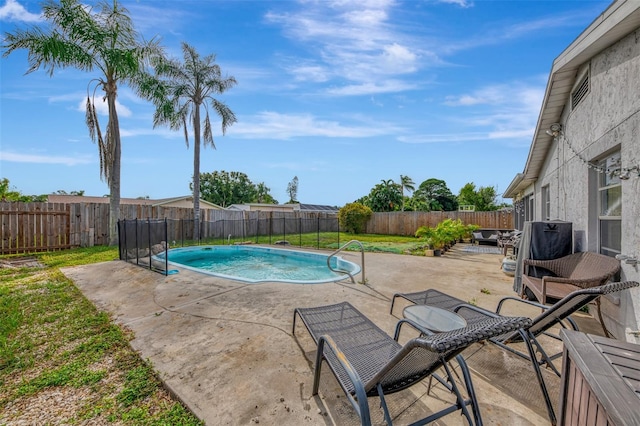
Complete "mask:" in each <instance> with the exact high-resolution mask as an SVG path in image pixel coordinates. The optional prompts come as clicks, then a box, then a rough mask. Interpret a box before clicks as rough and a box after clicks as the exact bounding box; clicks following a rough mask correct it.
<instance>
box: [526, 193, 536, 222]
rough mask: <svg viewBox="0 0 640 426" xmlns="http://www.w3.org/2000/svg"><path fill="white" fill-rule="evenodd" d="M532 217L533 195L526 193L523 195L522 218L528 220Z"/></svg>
mask: <svg viewBox="0 0 640 426" xmlns="http://www.w3.org/2000/svg"><path fill="white" fill-rule="evenodd" d="M533 219H534V214H533V195H527V196H525V197H524V220H525V222H530V221H532V220H533Z"/></svg>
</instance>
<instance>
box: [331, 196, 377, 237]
mask: <svg viewBox="0 0 640 426" xmlns="http://www.w3.org/2000/svg"><path fill="white" fill-rule="evenodd" d="M372 215H373V211H372V210H371V209H370V208H369V207H367V206H365V205H364V204H360V203H349V204H347V205H345V206H344V207H343V208H341V209H340V210H339V211H338V222H339V223H340V226H341V227H342V229H343V230H344V231H345V232H349V233H351V234H360V233H362V232H363V231H364V227H365V225H366V224H367V221H368V220H369V219H371V216H372Z"/></svg>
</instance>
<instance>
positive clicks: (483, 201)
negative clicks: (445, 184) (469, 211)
mask: <svg viewBox="0 0 640 426" xmlns="http://www.w3.org/2000/svg"><path fill="white" fill-rule="evenodd" d="M496 199H497V192H496V189H495V188H494V187H493V186H486V187H484V186H481V187H480V188H478V189H477V190H476V186H475V184H474V183H473V182H470V183H467V184H465V185H464V186H463V187H462V188H461V189H460V192H459V193H458V202H459V203H460V204H473V205H474V206H475V210H476V211H492V210H497V209H498V208H499V206H497V205H496Z"/></svg>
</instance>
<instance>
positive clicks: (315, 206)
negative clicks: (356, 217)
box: [300, 204, 340, 213]
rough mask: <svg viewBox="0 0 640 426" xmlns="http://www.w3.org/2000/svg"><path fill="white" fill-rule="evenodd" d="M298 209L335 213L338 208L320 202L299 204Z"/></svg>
mask: <svg viewBox="0 0 640 426" xmlns="http://www.w3.org/2000/svg"><path fill="white" fill-rule="evenodd" d="M300 210H303V211H307V212H326V213H337V212H338V210H340V209H339V208H338V207H336V206H325V205H320V204H300Z"/></svg>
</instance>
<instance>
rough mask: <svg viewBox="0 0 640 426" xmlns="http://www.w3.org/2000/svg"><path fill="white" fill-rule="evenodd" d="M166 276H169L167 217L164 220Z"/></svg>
mask: <svg viewBox="0 0 640 426" xmlns="http://www.w3.org/2000/svg"><path fill="white" fill-rule="evenodd" d="M149 264H151V258H149ZM164 275H165V276H167V275H169V226H168V225H167V218H166V217H165V218H164Z"/></svg>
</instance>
